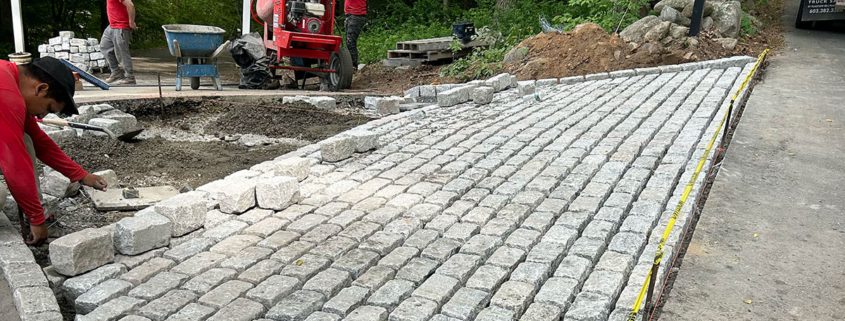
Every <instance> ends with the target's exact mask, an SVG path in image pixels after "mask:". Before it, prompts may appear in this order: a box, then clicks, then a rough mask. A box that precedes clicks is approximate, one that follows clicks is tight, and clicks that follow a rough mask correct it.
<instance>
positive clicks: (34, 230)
mask: <svg viewBox="0 0 845 321" xmlns="http://www.w3.org/2000/svg"><path fill="white" fill-rule="evenodd" d="M29 231H30V234H29V239H28V240H25V242H26V244H27V245H33V246H38V245H41V243H44V241H46V240H47V236H48V235H49V231H48V230H47V224H41V225H29Z"/></svg>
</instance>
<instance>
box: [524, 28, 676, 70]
mask: <svg viewBox="0 0 845 321" xmlns="http://www.w3.org/2000/svg"><path fill="white" fill-rule="evenodd" d="M516 48H527V49H528V53H527V55H526V56H525V58H524V59H522V61H519V62H514V63H510V64H508V66H507V68H508V69H509V70H510V71H511V72H513V73H515V74H516V75H517V77H518V78H519V79H543V78H560V77H567V76H573V75H585V74H592V73H597V72H606V71H613V70H619V69H626V68H635V67H644V66H655V65H659V64H667V63H677V62H679V61H680V60H681V59H680V57H679V56H678V55H677V54H674V53H667V52H662V51H661V52H657V54H653V53H648V54H643V53H640V52H632V51H631V50H630V49H629V48H628V44H627V43H625V41H623V40H622V38H620V37H619V36H617V35H611V34H609V33H607V31H604V29H602V28H601V27H600V26H598V25H596V24H592V23H587V24H582V25H579V26H578V27H576V28H575V29H573V30H572V31H570V32H564V33H541V34H538V35H536V36H534V37H531V38H528V39H525V40H523V41H522V42H521V43H520V44H518V45H517V46H516Z"/></svg>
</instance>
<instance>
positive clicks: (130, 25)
mask: <svg viewBox="0 0 845 321" xmlns="http://www.w3.org/2000/svg"><path fill="white" fill-rule="evenodd" d="M129 29H132V30H135V29H138V25H137V24H135V21H129Z"/></svg>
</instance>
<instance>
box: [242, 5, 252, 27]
mask: <svg viewBox="0 0 845 321" xmlns="http://www.w3.org/2000/svg"><path fill="white" fill-rule="evenodd" d="M250 2H252V1H251V0H244V7H243V11H244V12H243V17H242V19H243V21H241V34H244V35H245V34H248V33H249V19H250V17H251V15H250V10H249V9H250V8H249V4H250Z"/></svg>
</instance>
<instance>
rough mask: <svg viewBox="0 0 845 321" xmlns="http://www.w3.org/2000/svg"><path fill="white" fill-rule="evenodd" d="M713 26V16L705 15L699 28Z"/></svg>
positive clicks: (707, 28)
mask: <svg viewBox="0 0 845 321" xmlns="http://www.w3.org/2000/svg"><path fill="white" fill-rule="evenodd" d="M710 28H713V17H705V18H704V20H703V21H702V22H701V30H710Z"/></svg>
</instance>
